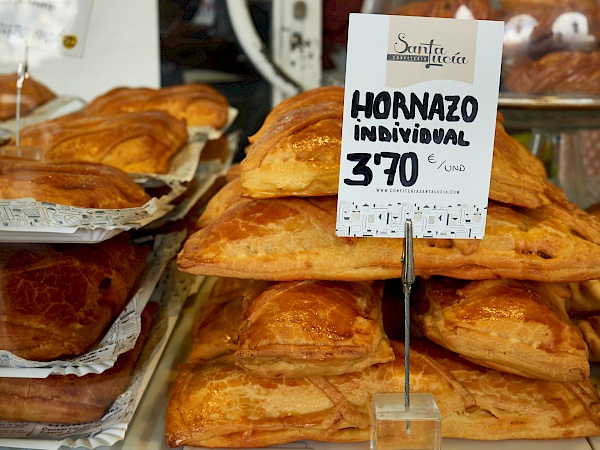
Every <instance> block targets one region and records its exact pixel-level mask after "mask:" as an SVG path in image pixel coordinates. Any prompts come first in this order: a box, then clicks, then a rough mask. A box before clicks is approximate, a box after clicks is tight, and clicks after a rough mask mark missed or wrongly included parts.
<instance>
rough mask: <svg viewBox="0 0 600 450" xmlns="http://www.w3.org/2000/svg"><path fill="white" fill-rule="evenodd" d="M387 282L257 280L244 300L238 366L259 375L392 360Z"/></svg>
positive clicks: (324, 371) (334, 370)
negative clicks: (385, 315)
mask: <svg viewBox="0 0 600 450" xmlns="http://www.w3.org/2000/svg"><path fill="white" fill-rule="evenodd" d="M382 296H383V283H382V282H375V283H370V282H354V283H352V282H341V281H337V282H336V281H291V282H281V283H266V282H262V283H261V282H256V281H255V282H253V283H252V285H251V288H249V289H248V292H247V293H246V298H245V299H244V317H243V321H242V323H241V326H240V336H239V346H238V349H237V351H236V352H235V359H236V363H237V364H238V365H239V366H240V367H242V368H243V369H244V370H245V371H246V372H248V373H250V374H252V375H255V376H260V377H281V378H290V377H293V378H298V377H309V376H318V375H339V374H342V373H348V372H359V371H361V370H363V369H364V368H366V367H368V366H370V365H372V364H378V363H383V362H388V361H391V360H392V359H393V358H394V353H393V351H392V348H391V347H390V344H389V341H388V339H387V336H386V335H385V332H384V331H383V322H382V317H381V298H382Z"/></svg>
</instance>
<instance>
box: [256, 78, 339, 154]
mask: <svg viewBox="0 0 600 450" xmlns="http://www.w3.org/2000/svg"><path fill="white" fill-rule="evenodd" d="M331 102H333V103H339V104H343V103H344V88H343V87H340V86H320V87H317V88H314V89H309V90H307V91H302V92H300V93H299V94H296V95H293V96H291V97H288V98H286V99H284V100H282V101H281V102H279V103H278V104H277V105H275V106H274V107H273V109H272V110H271V111H270V112H269V113H268V114H267V116H266V117H265V120H264V121H263V123H262V125H261V127H260V128H259V129H258V131H257V132H256V133H254V134H253V135H251V136H248V142H250V144H253V143H255V142H256V141H258V140H259V139H260V137H261V136H262V135H263V134H264V133H265V132H266V131H267V130H268V129H269V128H270V127H271V126H272V125H273V123H274V122H276V121H277V120H281V119H282V118H285V117H287V116H290V115H293V114H294V110H296V109H299V108H304V107H306V106H314V105H317V104H321V103H331Z"/></svg>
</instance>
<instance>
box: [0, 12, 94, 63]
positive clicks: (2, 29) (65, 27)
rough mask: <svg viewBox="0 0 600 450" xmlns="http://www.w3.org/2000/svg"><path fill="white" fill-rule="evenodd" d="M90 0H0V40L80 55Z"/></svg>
mask: <svg viewBox="0 0 600 450" xmlns="http://www.w3.org/2000/svg"><path fill="white" fill-rule="evenodd" d="M92 2H93V0H0V40H6V41H8V42H11V43H14V44H21V45H24V46H25V47H34V48H43V49H45V50H46V51H51V50H54V51H57V52H58V53H60V54H62V55H66V56H73V57H77V58H81V57H82V56H83V49H84V43H85V37H86V34H87V26H88V22H89V17H90V12H91V9H92Z"/></svg>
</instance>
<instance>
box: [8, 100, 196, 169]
mask: <svg viewBox="0 0 600 450" xmlns="http://www.w3.org/2000/svg"><path fill="white" fill-rule="evenodd" d="M187 139H188V132H187V128H186V125H185V121H183V120H180V119H176V118H175V117H173V116H171V115H169V114H167V113H165V112H162V111H138V112H111V113H102V114H94V115H92V114H89V113H86V114H82V113H75V114H71V115H68V116H63V117H59V118H58V119H54V120H51V121H47V122H42V123H39V124H35V125H30V126H28V127H26V128H24V129H23V131H22V133H21V135H20V145H22V146H31V147H40V148H41V149H42V150H43V152H44V160H45V161H52V162H70V161H86V162H95V163H101V164H107V165H109V166H113V167H117V168H118V169H120V170H122V171H124V172H137V173H166V172H168V171H169V167H170V164H171V158H172V157H173V155H174V154H175V153H176V152H178V151H179V150H180V149H181V148H182V147H183V145H184V144H185V143H186V141H187ZM11 144H12V145H14V144H15V138H13V140H12V142H11Z"/></svg>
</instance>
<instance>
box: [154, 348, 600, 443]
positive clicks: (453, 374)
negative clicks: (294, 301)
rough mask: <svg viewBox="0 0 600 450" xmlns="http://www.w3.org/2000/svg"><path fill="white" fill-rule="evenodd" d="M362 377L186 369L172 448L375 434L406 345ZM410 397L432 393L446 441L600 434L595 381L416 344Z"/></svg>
mask: <svg viewBox="0 0 600 450" xmlns="http://www.w3.org/2000/svg"><path fill="white" fill-rule="evenodd" d="M392 346H393V348H394V351H395V353H396V358H395V360H394V361H392V362H389V363H385V364H376V365H373V366H370V367H368V368H367V369H365V370H363V371H362V372H358V373H352V374H344V375H337V376H330V377H310V378H297V379H285V378H283V379H280V378H260V377H254V376H252V375H250V374H248V373H247V372H245V371H244V370H242V369H240V368H239V367H236V366H235V364H234V363H233V361H232V360H230V361H227V360H223V359H221V360H220V361H219V362H215V363H212V364H203V365H200V364H185V365H183V366H181V367H180V370H179V373H178V374H177V376H176V379H175V382H174V384H173V386H172V388H171V391H170V394H169V400H168V405H167V412H166V422H165V432H166V439H167V442H168V444H169V445H170V446H171V447H177V446H180V445H189V446H207V447H230V448H248V447H263V446H264V447H266V446H270V445H276V444H283V443H287V442H293V441H297V440H303V439H310V440H317V441H330V442H348V441H368V440H369V437H370V398H371V395H372V394H374V393H381V392H398V393H400V392H403V391H404V347H403V345H402V344H401V343H400V342H392ZM410 357H411V364H410V370H411V378H410V386H411V392H429V393H432V394H433V395H434V397H435V399H436V402H437V404H438V407H439V409H440V412H441V414H442V424H443V426H442V436H444V437H448V438H463V439H481V440H499V439H559V438H574V437H582V436H594V435H597V434H599V433H600V420H599V417H598V414H599V409H600V399H599V398H598V394H597V392H596V390H595V388H594V387H593V386H592V384H591V383H590V381H589V380H585V381H582V382H580V383H556V382H552V381H542V380H533V379H531V378H524V377H519V376H516V375H511V374H505V373H502V372H497V371H494V370H492V369H485V368H483V367H481V366H478V365H476V364H473V363H470V362H468V361H465V360H464V359H462V358H459V357H458V356H457V355H455V354H453V353H451V352H449V351H447V350H445V349H443V348H441V347H437V346H435V345H433V344H430V343H426V342H420V341H416V340H413V342H411V353H410Z"/></svg>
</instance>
